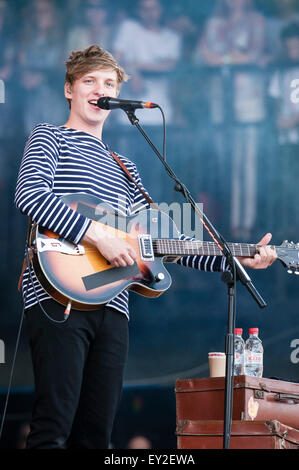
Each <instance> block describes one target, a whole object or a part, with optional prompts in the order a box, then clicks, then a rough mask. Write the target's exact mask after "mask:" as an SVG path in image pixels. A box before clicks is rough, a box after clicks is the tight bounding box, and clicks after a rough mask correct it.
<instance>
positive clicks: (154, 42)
mask: <svg viewBox="0 0 299 470" xmlns="http://www.w3.org/2000/svg"><path fill="white" fill-rule="evenodd" d="M136 4H137V10H136V16H137V18H136V19H133V18H129V19H127V20H125V21H124V22H123V23H122V24H121V25H120V27H119V30H118V33H117V36H116V39H115V42H114V55H115V56H116V58H117V59H118V60H119V61H120V63H122V65H123V66H124V67H125V68H126V70H127V71H128V73H129V74H130V75H131V77H132V78H131V80H130V81H129V83H128V86H127V87H126V89H125V90H124V94H123V95H122V96H123V97H125V98H128V99H137V100H142V101H147V100H150V101H154V102H156V103H159V104H160V106H161V107H162V108H163V110H164V113H165V116H166V119H167V122H168V124H172V123H173V121H174V114H175V110H174V108H173V105H172V102H171V98H170V88H171V77H170V75H167V76H165V72H170V71H173V70H174V69H175V67H176V65H177V63H178V60H179V58H180V54H181V37H180V35H179V34H178V33H175V32H174V31H171V30H170V29H168V28H166V27H165V26H164V25H163V22H162V5H161V3H160V1H159V0H138V2H136ZM120 118H121V121H122V122H126V123H127V118H126V116H125V117H124V119H123V115H122V114H120ZM142 121H143V124H146V125H160V124H161V115H160V113H159V111H158V110H153V111H151V112H150V113H146V112H144V115H142Z"/></svg>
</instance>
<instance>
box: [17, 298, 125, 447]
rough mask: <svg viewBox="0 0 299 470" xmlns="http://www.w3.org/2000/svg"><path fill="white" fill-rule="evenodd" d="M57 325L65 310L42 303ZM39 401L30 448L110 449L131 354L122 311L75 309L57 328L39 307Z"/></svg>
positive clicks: (34, 327) (35, 310)
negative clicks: (127, 360) (127, 362)
mask: <svg viewBox="0 0 299 470" xmlns="http://www.w3.org/2000/svg"><path fill="white" fill-rule="evenodd" d="M42 305H43V307H44V309H45V311H46V312H47V313H48V314H49V315H50V316H51V318H54V319H56V320H61V319H63V312H64V309H65V308H64V307H63V306H61V305H60V304H58V303H57V302H55V301H54V300H46V301H44V302H43V303H42ZM26 325H27V331H28V335H29V343H30V349H31V355H32V362H33V369H34V379H35V390H36V399H35V404H34V409H33V416H32V421H31V424H30V433H29V436H28V439H27V448H29V449H32V448H35V449H54V448H61V449H64V448H92V449H107V448H108V447H109V442H110V436H111V432H112V428H113V422H114V418H115V415H116V412H117V410H118V407H119V403H120V397H121V391H122V384H123V374H124V368H125V364H126V359H127V353H128V320H127V318H126V316H125V315H124V314H122V313H120V312H118V311H117V310H114V309H111V308H107V307H105V306H103V307H101V308H100V309H98V310H95V311H89V312H88V311H86V312H85V311H84V312H83V311H78V310H72V311H71V313H70V316H69V318H68V320H67V321H66V322H65V323H63V324H57V323H54V322H52V321H51V320H49V319H48V318H47V317H46V315H45V314H44V313H43V312H42V311H41V309H40V307H39V305H35V306H33V307H32V308H30V309H28V310H27V312H26Z"/></svg>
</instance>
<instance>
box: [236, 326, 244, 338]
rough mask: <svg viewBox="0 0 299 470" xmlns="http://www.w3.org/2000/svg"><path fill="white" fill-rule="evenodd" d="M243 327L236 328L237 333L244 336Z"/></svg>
mask: <svg viewBox="0 0 299 470" xmlns="http://www.w3.org/2000/svg"><path fill="white" fill-rule="evenodd" d="M242 333H243V329H242V328H235V335H240V336H242Z"/></svg>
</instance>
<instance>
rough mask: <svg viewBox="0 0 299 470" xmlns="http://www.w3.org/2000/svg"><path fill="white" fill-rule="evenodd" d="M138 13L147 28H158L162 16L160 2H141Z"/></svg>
mask: <svg viewBox="0 0 299 470" xmlns="http://www.w3.org/2000/svg"><path fill="white" fill-rule="evenodd" d="M138 13H139V17H140V19H141V21H142V22H143V24H145V25H146V26H156V25H157V24H159V21H160V18H161V14H162V8H161V5H160V2H159V0H141V1H140V3H139V8H138Z"/></svg>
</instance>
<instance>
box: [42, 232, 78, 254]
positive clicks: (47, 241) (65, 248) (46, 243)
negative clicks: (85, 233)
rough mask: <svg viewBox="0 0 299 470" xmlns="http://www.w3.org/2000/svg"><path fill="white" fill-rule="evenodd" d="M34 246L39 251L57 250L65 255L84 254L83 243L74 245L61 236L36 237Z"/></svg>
mask: <svg viewBox="0 0 299 470" xmlns="http://www.w3.org/2000/svg"><path fill="white" fill-rule="evenodd" d="M36 247H37V250H38V251H39V252H43V251H57V252H58V253H63V254H65V255H77V256H78V255H84V254H85V250H84V246H83V245H80V244H78V245H74V243H71V242H68V241H66V240H64V239H62V238H39V237H38V238H37V239H36Z"/></svg>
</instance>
